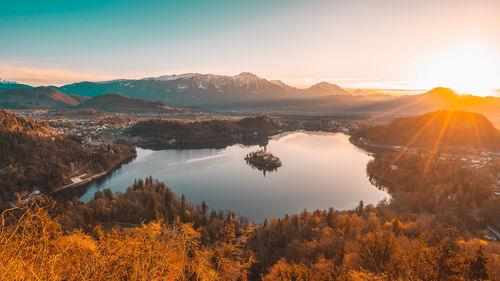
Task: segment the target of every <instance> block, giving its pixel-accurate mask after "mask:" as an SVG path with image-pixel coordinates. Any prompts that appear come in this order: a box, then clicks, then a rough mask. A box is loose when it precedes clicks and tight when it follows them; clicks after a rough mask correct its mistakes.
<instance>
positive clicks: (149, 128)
mask: <svg viewBox="0 0 500 281" xmlns="http://www.w3.org/2000/svg"><path fill="white" fill-rule="evenodd" d="M278 131H279V128H278V125H277V124H276V123H275V122H274V121H273V120H272V119H271V118H269V117H267V116H257V117H247V118H242V119H240V120H237V121H230V120H208V121H193V122H184V121H173V120H161V119H152V120H147V121H140V122H138V123H137V124H135V125H134V126H132V127H131V128H130V129H129V134H130V135H131V136H132V138H133V139H134V140H135V141H136V143H138V144H142V145H155V144H156V145H167V146H170V147H182V148H201V147H225V146H227V145H231V144H235V143H243V144H247V143H248V144H250V143H256V142H257V143H259V142H261V141H266V140H267V137H269V136H271V135H273V134H276V133H277V132H278Z"/></svg>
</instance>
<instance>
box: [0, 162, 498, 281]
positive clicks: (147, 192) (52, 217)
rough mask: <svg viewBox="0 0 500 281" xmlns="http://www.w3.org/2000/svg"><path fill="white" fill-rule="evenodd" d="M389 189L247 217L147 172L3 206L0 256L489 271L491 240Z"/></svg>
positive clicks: (438, 273) (393, 272) (492, 266)
mask: <svg viewBox="0 0 500 281" xmlns="http://www.w3.org/2000/svg"><path fill="white" fill-rule="evenodd" d="M375 161H376V160H375ZM467 196H470V194H468V195H467ZM396 198H400V197H396ZM418 198H420V200H421V201H422V202H421V203H422V206H425V204H423V203H424V202H425V200H424V198H423V197H418ZM397 200H399V199H393V200H391V201H390V202H389V201H382V202H380V203H379V204H378V205H377V206H373V205H368V206H364V205H363V202H362V201H361V202H360V203H359V205H358V206H357V207H356V208H354V209H352V210H348V211H337V210H334V209H333V208H330V209H328V210H315V211H313V212H308V211H305V210H304V211H303V212H302V213H300V214H296V215H290V216H289V215H286V216H285V217H282V218H273V219H270V220H269V221H267V220H266V221H264V223H262V224H259V225H255V224H253V223H248V221H247V220H246V219H245V218H242V217H239V216H237V215H236V214H234V213H232V212H230V211H222V210H219V211H216V210H214V209H212V208H210V207H209V206H207V205H206V204H205V203H204V202H202V203H201V204H199V205H194V204H191V203H189V202H187V201H186V199H185V198H184V196H183V195H181V196H180V197H178V196H176V195H175V194H174V193H173V192H172V191H171V190H170V189H169V188H168V187H167V186H165V184H163V183H161V182H158V181H157V180H154V179H152V178H151V177H150V178H146V179H145V180H137V181H136V182H135V183H134V184H133V185H131V186H130V187H129V188H128V189H127V191H126V192H124V193H121V194H113V193H112V192H111V191H110V190H109V189H107V190H103V191H102V192H97V193H96V194H95V196H94V198H93V199H92V200H90V201H89V202H87V203H82V202H80V201H78V200H77V199H74V200H71V201H64V200H60V201H53V200H52V199H49V198H45V197H40V196H37V197H34V198H33V199H32V200H31V201H29V202H28V203H25V204H20V205H18V206H17V207H15V208H13V209H10V210H6V211H4V213H3V216H2V220H3V222H4V224H3V225H4V226H3V227H2V231H1V235H2V236H1V237H0V245H2V246H1V247H0V251H2V253H0V259H2V260H1V261H0V264H2V266H3V268H2V269H3V272H8V273H9V274H12V275H9V277H14V276H17V277H19V278H18V279H30V278H33V276H38V277H44V278H42V279H65V280H79V279H87V280H103V279H109V280H113V279H129V278H132V279H143V280H498V279H499V278H500V256H499V255H500V245H499V243H497V242H487V241H484V240H482V239H480V238H478V237H477V235H475V234H476V233H475V232H474V231H475V229H478V228H477V227H474V226H467V227H465V228H461V225H460V224H457V223H456V221H455V220H448V219H446V218H449V217H450V216H446V217H445V218H443V217H439V216H437V215H432V214H431V215H425V213H426V212H424V211H417V212H408V213H405V212H404V211H402V212H401V213H400V210H399V209H398V207H397V204H396V205H393V204H395V203H396V202H397ZM449 212H452V210H450V211H449ZM40 245H44V246H43V247H41V246H40ZM63 256H64V259H63V258H62V257H63ZM27 257H32V258H29V259H28V258H27ZM56 265H60V266H56ZM62 265H64V266H62ZM51 268H52V269H51ZM23 269H29V270H23Z"/></svg>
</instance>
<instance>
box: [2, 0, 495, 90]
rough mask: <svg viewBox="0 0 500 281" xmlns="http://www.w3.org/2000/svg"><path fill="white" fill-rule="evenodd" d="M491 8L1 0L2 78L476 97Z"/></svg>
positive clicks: (490, 2) (486, 0) (489, 76)
mask: <svg viewBox="0 0 500 281" xmlns="http://www.w3.org/2000/svg"><path fill="white" fill-rule="evenodd" d="M499 13H500V2H499V1H494V0H480V1H466V0H455V1H451V0H440V1H428V0H424V1H418V2H413V1H411V2H410V1H397V0H379V1H369V2H367V1H361V0H352V1H340V0H339V1H321V0H313V1H307V2H305V1H271V2H270V1H261V0H259V1H248V2H247V1H226V0H219V1H210V2H207V1H189V2H186V1H156V0H147V1H141V3H136V2H134V1H130V0H127V1H73V2H71V3H68V2H65V1H50V2H38V1H29V0H23V1H18V2H15V3H14V2H7V3H3V6H2V9H1V10H0V19H1V21H0V22H1V23H0V32H2V34H3V38H4V39H5V40H3V42H2V44H1V45H0V78H3V79H5V80H14V81H18V82H20V83H26V84H30V85H35V86H36V85H56V86H57V85H63V84H69V83H73V82H78V81H105V80H112V79H120V78H134V79H137V78H143V77H151V76H161V75H167V74H174V73H177V74H178V73H188V72H198V73H213V74H222V75H235V74H238V73H239V72H242V71H248V72H252V73H255V74H257V75H258V76H260V77H264V78H266V79H279V80H282V81H283V82H285V83H287V84H289V85H292V86H296V87H302V88H303V87H307V86H310V85H312V84H315V83H318V82H321V81H327V82H331V83H336V84H338V85H340V86H342V87H346V88H370V89H371V88H377V89H406V90H409V89H411V90H415V89H418V90H428V89H431V88H433V87H437V86H443V87H449V88H452V89H455V90H456V91H457V92H459V93H472V94H477V95H482V96H484V95H488V94H493V91H492V90H493V89H499V88H500V81H499V79H497V77H500V38H499V37H498V36H497V35H498V34H500V22H499V21H498V20H497V15H498V14H499ZM478 70H480V71H478Z"/></svg>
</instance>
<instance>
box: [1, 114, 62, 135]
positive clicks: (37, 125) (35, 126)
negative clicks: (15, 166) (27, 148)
mask: <svg viewBox="0 0 500 281" xmlns="http://www.w3.org/2000/svg"><path fill="white" fill-rule="evenodd" d="M0 129H1V130H4V131H10V132H20V133H25V134H27V135H40V136H41V135H47V134H49V133H50V132H51V131H52V127H50V126H49V124H47V123H46V122H39V121H36V120H32V119H28V118H23V117H19V116H16V115H14V114H11V113H8V112H6V111H5V110H2V109H0Z"/></svg>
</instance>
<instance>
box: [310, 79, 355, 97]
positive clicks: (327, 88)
mask: <svg viewBox="0 0 500 281" xmlns="http://www.w3.org/2000/svg"><path fill="white" fill-rule="evenodd" d="M306 92H308V93H309V94H313V95H335V96H338V95H343V96H344V95H350V94H349V92H347V91H346V90H344V89H342V88H341V87H340V86H339V85H337V84H331V83H328V82H325V81H323V82H319V83H317V84H314V85H312V86H311V87H309V88H308V89H306Z"/></svg>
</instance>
